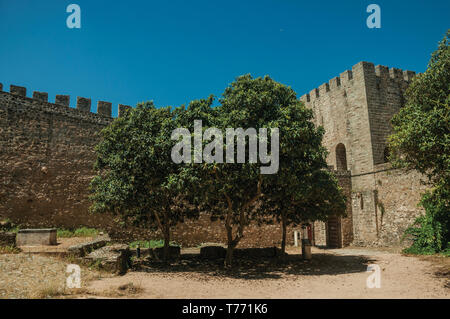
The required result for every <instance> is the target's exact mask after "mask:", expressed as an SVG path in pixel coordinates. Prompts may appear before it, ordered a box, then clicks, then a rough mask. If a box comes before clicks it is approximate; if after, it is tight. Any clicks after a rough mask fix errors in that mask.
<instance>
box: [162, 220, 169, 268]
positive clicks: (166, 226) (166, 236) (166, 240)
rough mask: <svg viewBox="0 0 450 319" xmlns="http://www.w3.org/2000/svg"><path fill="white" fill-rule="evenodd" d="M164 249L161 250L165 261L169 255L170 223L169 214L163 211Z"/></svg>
mask: <svg viewBox="0 0 450 319" xmlns="http://www.w3.org/2000/svg"><path fill="white" fill-rule="evenodd" d="M163 232H164V250H163V260H164V262H167V261H168V260H169V257H170V250H169V249H170V246H169V245H170V224H169V216H168V213H167V212H164V231H163Z"/></svg>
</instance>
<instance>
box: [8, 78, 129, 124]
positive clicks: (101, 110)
mask: <svg viewBox="0 0 450 319" xmlns="http://www.w3.org/2000/svg"><path fill="white" fill-rule="evenodd" d="M0 92H3V93H7V94H12V95H14V96H17V97H23V98H26V99H29V100H33V101H34V102H39V103H48V104H53V105H54V106H64V107H66V108H70V109H72V110H76V111H79V112H85V113H90V114H93V115H94V116H102V117H106V118H112V103H111V102H105V101H98V102H97V113H94V112H91V99H90V98H85V97H80V96H77V100H76V107H75V108H71V107H70V95H59V94H58V95H56V96H55V102H54V103H51V102H49V101H48V93H47V92H38V91H34V92H33V95H32V97H31V98H29V97H27V89H26V88H25V87H23V86H17V85H13V84H11V85H10V88H9V92H4V91H3V84H2V83H0ZM128 109H131V106H129V105H124V104H119V105H118V115H119V117H121V116H123V115H124V112H126V111H127V110H128Z"/></svg>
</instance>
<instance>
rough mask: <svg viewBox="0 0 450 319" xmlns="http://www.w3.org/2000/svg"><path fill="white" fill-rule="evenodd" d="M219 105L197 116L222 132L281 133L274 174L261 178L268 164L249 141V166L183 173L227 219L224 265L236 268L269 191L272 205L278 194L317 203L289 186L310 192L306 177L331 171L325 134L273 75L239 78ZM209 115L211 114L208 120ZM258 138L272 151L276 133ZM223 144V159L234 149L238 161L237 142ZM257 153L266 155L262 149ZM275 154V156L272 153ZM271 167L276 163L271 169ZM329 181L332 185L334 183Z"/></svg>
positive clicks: (311, 213)
mask: <svg viewBox="0 0 450 319" xmlns="http://www.w3.org/2000/svg"><path fill="white" fill-rule="evenodd" d="M219 101H220V106H217V107H215V108H213V109H214V112H213V113H210V112H204V113H202V114H198V115H199V116H200V118H201V119H203V121H204V122H208V123H209V125H211V126H214V127H217V128H219V129H220V130H221V131H222V132H226V129H227V128H235V129H236V128H242V129H243V130H246V129H248V128H254V129H255V130H256V132H259V129H261V128H267V129H268V130H270V129H271V128H273V129H275V128H277V129H279V133H280V134H279V135H280V150H279V159H278V163H279V167H277V172H276V173H275V174H261V168H262V167H267V166H268V165H269V164H267V162H266V161H261V158H260V157H259V158H257V160H256V161H253V162H251V161H249V158H250V156H251V154H250V149H251V143H252V142H251V141H250V138H245V159H246V161H245V163H236V162H235V163H229V162H227V163H224V164H220V163H201V164H195V163H191V164H190V165H187V166H184V170H185V172H184V173H183V174H182V175H184V176H189V177H190V178H192V180H195V181H196V182H195V185H193V186H192V187H197V189H198V190H197V191H195V192H194V193H195V195H196V197H197V200H198V201H201V202H203V203H204V204H205V205H207V206H208V207H209V208H210V210H211V214H212V217H214V218H217V217H219V218H221V219H223V220H224V225H225V229H226V234H227V242H228V249H227V254H226V258H225V265H226V266H231V265H232V260H233V251H234V249H235V247H236V246H237V245H238V244H239V242H240V240H241V239H242V238H243V237H244V233H245V229H246V227H247V226H248V225H249V224H250V222H252V221H256V220H258V219H260V217H261V214H263V213H262V210H258V209H255V207H256V206H257V204H258V203H261V201H264V200H265V196H266V194H265V193H264V192H265V191H267V196H269V195H270V197H271V198H270V199H271V200H272V202H274V201H275V198H276V196H277V195H278V196H279V197H277V199H276V200H277V201H278V202H283V201H287V200H290V199H291V197H292V199H293V200H296V201H297V203H298V205H302V207H303V208H306V207H308V205H315V203H313V202H312V199H313V196H312V195H306V194H304V193H303V194H297V193H295V192H290V191H289V190H286V189H284V187H289V185H290V184H291V183H294V180H297V184H296V185H302V186H303V188H302V187H300V186H299V187H297V188H295V190H296V191H299V192H307V189H308V183H309V182H312V181H313V179H312V178H307V177H308V175H311V174H313V175H314V176H316V177H317V176H318V174H319V172H320V170H321V169H323V168H325V167H326V163H325V155H326V151H325V149H324V148H323V147H322V146H321V140H322V135H323V131H322V130H321V129H316V128H315V127H314V124H313V123H312V121H311V119H312V112H311V111H310V110H307V109H306V108H305V107H304V106H303V104H302V103H301V102H300V101H299V100H297V98H296V94H295V92H294V91H293V90H292V89H291V88H289V87H286V86H285V85H282V84H280V83H278V82H276V81H274V80H272V79H271V78H270V77H268V76H266V77H264V78H256V79H253V78H252V77H251V76H250V75H244V76H241V77H238V78H237V79H236V81H234V82H233V83H232V84H231V85H230V86H229V87H228V88H226V90H225V92H224V93H223V97H222V98H221V99H220V100H219ZM210 104H212V101H210ZM206 113H208V116H206V117H205V114H206ZM187 114H189V112H187ZM211 114H212V115H211ZM202 116H203V117H202ZM191 120H193V118H192V117H191ZM204 129H205V128H204ZM272 134H274V133H272ZM256 139H257V140H256V143H257V144H258V145H259V143H260V142H264V141H266V142H269V141H270V143H269V144H270V145H268V149H271V148H272V135H270V136H267V137H264V136H263V135H261V134H257V137H256ZM266 139H267V140H266ZM223 142H224V149H225V150H224V154H222V156H223V155H225V154H226V153H227V151H228V150H230V153H231V149H232V148H233V149H232V153H233V158H234V159H235V161H236V159H237V157H238V147H236V146H235V142H236V140H235V139H233V140H232V141H231V140H228V139H224V140H223ZM253 142H255V141H253ZM204 143H209V141H206V142H205V141H204ZM258 149H259V155H261V148H258ZM270 154H271V155H272V156H273V155H275V154H274V152H273V151H271V152H270ZM272 160H275V157H272ZM272 164H273V163H272V162H271V163H270V165H272ZM323 174H326V173H323ZM192 176H195V178H193V177H192ZM322 181H324V179H323V178H322ZM329 181H330V182H331V185H333V183H332V180H331V179H329ZM271 187H272V190H273V191H271ZM276 187H278V188H276ZM190 189H193V188H190ZM276 194H277V195H276ZM263 195H264V196H263ZM302 195H303V197H302ZM316 195H317V194H316ZM324 198H325V197H324ZM322 199H323V198H322ZM317 202H318V201H317ZM321 213H324V216H321V215H320V214H321ZM326 214H327V213H326V212H324V211H320V210H318V209H316V210H308V211H307V212H306V213H304V214H303V215H302V216H304V217H306V218H308V217H310V219H312V220H316V219H323V218H325V215H326ZM292 220H293V218H292Z"/></svg>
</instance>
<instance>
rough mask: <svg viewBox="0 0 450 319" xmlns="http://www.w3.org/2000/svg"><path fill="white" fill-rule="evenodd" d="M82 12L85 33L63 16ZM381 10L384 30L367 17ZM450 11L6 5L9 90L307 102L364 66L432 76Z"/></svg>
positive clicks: (348, 2)
mask: <svg viewBox="0 0 450 319" xmlns="http://www.w3.org/2000/svg"><path fill="white" fill-rule="evenodd" d="M71 3H76V4H78V5H79V6H80V7H81V29H69V28H67V26H66V19H67V17H68V15H69V13H66V7H67V6H68V5H69V4H71ZM371 3H376V4H378V5H379V6H380V7H381V29H369V28H367V26H366V19H367V17H368V15H369V13H366V7H367V6H368V5H369V4H371ZM449 22H450V1H447V0H428V1H423V0H420V1H413V0H409V1H399V0H389V1H384V0H383V1H381V0H371V1H363V0H345V1H330V0H322V1H315V2H314V1H300V0H289V1H288V0H273V1H268V0H257V1H246V0H241V1H234V0H227V1H222V0H208V1H197V0H190V1H173V0H166V1H152V0H148V1H137V0H128V1H100V0H98V1H97V0H71V1H64V0H55V1H36V0H34V1H33V0H28V1H25V0H0V30H2V35H1V41H0V82H1V83H3V86H4V90H5V91H8V90H9V85H10V84H16V85H22V86H25V87H27V90H28V92H27V95H28V96H31V94H32V91H44V92H48V93H49V100H50V101H54V96H55V95H56V94H70V95H71V106H75V101H76V96H83V97H90V98H92V105H93V110H95V109H96V101H98V100H104V101H110V102H112V103H113V114H114V116H115V115H116V114H117V104H118V103H122V104H129V105H133V106H134V105H135V104H136V103H137V102H140V101H148V100H154V102H155V104H156V105H158V106H165V105H172V106H178V105H181V104H187V103H189V101H191V100H193V99H198V98H202V97H207V96H208V95H209V94H215V95H220V94H221V93H222V92H223V90H224V89H225V87H226V86H227V85H228V84H229V83H231V82H232V81H233V80H234V78H235V77H237V76H239V75H242V74H246V73H251V74H252V75H253V76H263V75H266V74H268V75H270V76H271V77H272V78H274V79H275V80H277V81H279V82H282V83H284V84H287V85H290V86H291V87H292V88H293V89H294V90H295V91H296V92H297V93H298V95H299V96H300V95H302V94H304V93H307V92H309V91H310V90H312V89H313V88H315V87H318V86H319V85H320V84H322V83H324V82H326V81H328V80H329V79H330V78H332V77H334V76H337V75H339V73H341V72H343V71H345V70H346V69H349V68H351V67H352V65H354V64H356V63H357V62H359V61H362V60H364V61H369V62H373V63H375V64H382V65H387V66H389V67H397V68H401V69H407V70H414V71H417V72H423V71H424V70H425V68H426V65H427V63H428V60H429V57H430V54H431V52H432V51H434V50H435V49H436V46H437V42H438V41H439V40H441V39H442V37H443V35H444V34H445V32H446V30H447V29H448V28H450V23H449Z"/></svg>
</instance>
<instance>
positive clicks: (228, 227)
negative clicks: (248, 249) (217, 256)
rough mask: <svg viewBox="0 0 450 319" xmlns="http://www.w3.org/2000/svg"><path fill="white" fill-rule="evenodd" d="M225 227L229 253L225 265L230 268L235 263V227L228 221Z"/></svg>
mask: <svg viewBox="0 0 450 319" xmlns="http://www.w3.org/2000/svg"><path fill="white" fill-rule="evenodd" d="M225 228H226V230H227V241H228V246H227V255H226V256H225V267H226V268H230V267H231V265H232V263H233V250H234V247H235V245H234V241H233V227H232V226H231V225H230V224H229V223H228V221H226V222H225Z"/></svg>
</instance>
